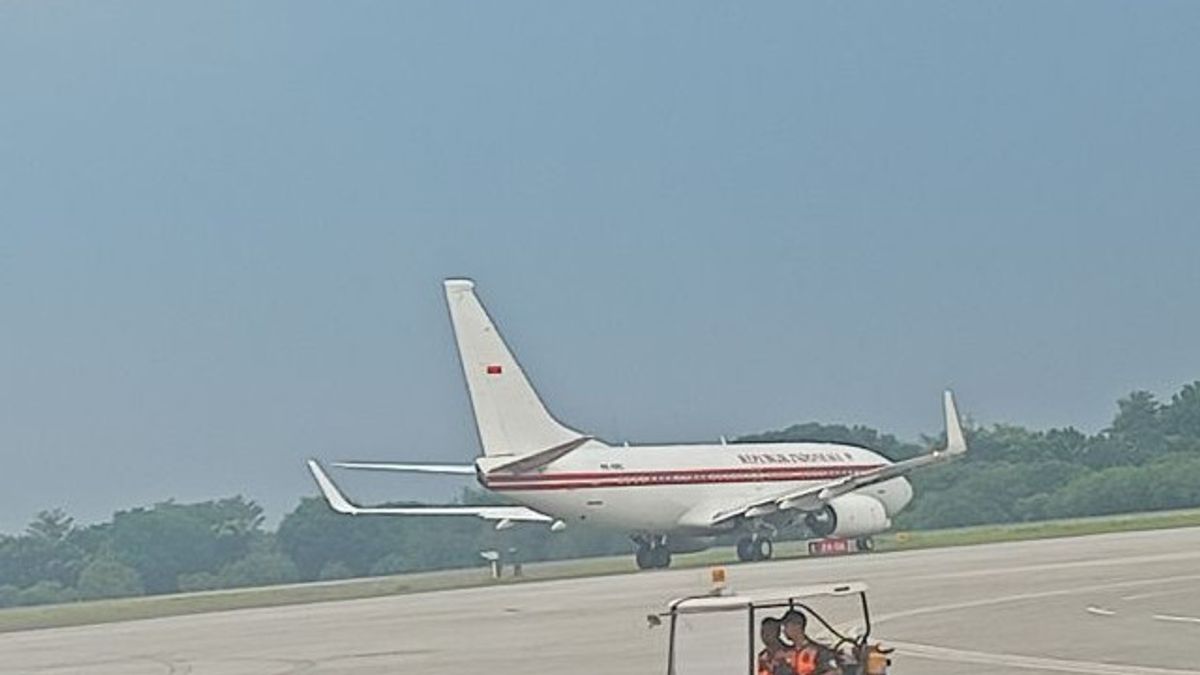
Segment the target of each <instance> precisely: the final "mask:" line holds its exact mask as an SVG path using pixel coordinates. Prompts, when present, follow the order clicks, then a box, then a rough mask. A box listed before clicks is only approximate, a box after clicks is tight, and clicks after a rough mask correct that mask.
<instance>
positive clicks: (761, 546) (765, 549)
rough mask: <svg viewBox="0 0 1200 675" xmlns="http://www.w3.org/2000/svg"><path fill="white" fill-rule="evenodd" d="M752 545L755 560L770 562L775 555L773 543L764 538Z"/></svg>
mask: <svg viewBox="0 0 1200 675" xmlns="http://www.w3.org/2000/svg"><path fill="white" fill-rule="evenodd" d="M753 545H754V559H755V560H770V559H771V556H773V555H775V543H774V542H772V541H771V540H770V539H768V538H766V537H762V538H761V539H758V540H756V541H754V542H753Z"/></svg>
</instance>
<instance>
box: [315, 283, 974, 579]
mask: <svg viewBox="0 0 1200 675" xmlns="http://www.w3.org/2000/svg"><path fill="white" fill-rule="evenodd" d="M444 286H445V293H446V302H447V304H448V305H449V308H450V319H451V323H452V325H453V329H454V335H455V339H456V341H457V345H458V353H459V357H460V361H461V364H462V369H463V373H464V375H465V376H466V381H467V389H468V393H469V394H470V399H471V406H472V409H473V411H474V415H475V425H476V430H477V431H478V435H479V441H480V445H481V447H482V449H483V454H482V456H480V457H479V458H478V459H476V460H475V462H474V463H473V464H462V465H459V464H419V463H391V462H336V463H334V466H338V467H342V468H347V469H357V470H366V471H395V472H404V473H417V474H445V475H456V476H474V477H475V478H476V480H477V481H478V483H479V484H480V485H481V486H482V487H483V488H484V489H486V490H488V491H490V492H494V493H496V494H499V495H503V496H505V497H507V498H508V499H509V500H510V501H511V502H513V503H514V505H509V506H402V507H392V506H378V507H369V506H359V505H358V504H355V503H353V502H351V501H350V500H349V499H348V498H347V497H346V496H345V495H344V494H343V493H342V492H341V491H340V490H339V489H338V487H337V486H336V485H335V484H334V482H333V481H332V480H331V479H330V478H329V475H328V474H327V473H326V472H325V471H324V470H323V468H322V467H321V465H320V464H319V463H318V462H317V461H316V460H314V459H310V460H308V467H309V470H310V471H311V473H312V475H313V477H314V479H315V480H316V482H317V486H318V487H319V488H320V490H321V493H322V495H323V496H324V497H325V499H326V501H327V502H328V503H329V506H330V507H331V508H332V509H333V510H335V511H337V512H339V513H343V514H349V515H394V516H411V517H420V516H473V517H477V518H482V519H484V520H487V521H493V522H495V524H496V525H495V527H496V528H497V529H501V530H502V529H507V528H509V527H512V526H513V525H514V524H516V523H522V522H533V523H542V524H546V525H548V526H549V527H550V529H551V530H554V531H559V530H562V529H563V528H565V527H567V526H568V525H596V526H603V527H609V528H617V529H620V530H622V531H625V532H628V533H629V535H630V537H631V538H632V540H633V542H634V543H635V544H636V553H635V556H634V557H635V559H636V562H637V566H638V568H639V569H655V568H665V567H669V566H670V564H671V556H672V553H684V552H693V551H699V550H703V549H704V548H707V547H708V546H709V545H710V544H711V543H712V541H713V540H714V538H715V537H716V536H718V535H723V534H730V533H735V534H736V535H737V555H738V559H739V560H741V561H743V562H746V561H756V560H767V559H770V558H771V557H772V555H773V553H774V539H775V538H776V536H777V534H778V532H779V531H780V530H782V529H784V528H788V527H806V528H807V529H808V531H809V532H810V533H811V534H812V535H813V536H816V537H821V538H825V537H835V538H842V539H854V538H857V539H859V540H860V541H861V542H864V543H863V545H864V546H866V545H867V544H869V541H868V539H869V537H870V536H871V535H874V534H878V533H881V532H884V531H886V530H888V529H889V528H890V527H891V525H892V519H893V518H894V517H895V516H896V514H897V513H899V512H900V511H901V510H902V509H903V508H904V507H905V506H906V505H907V504H908V503H909V502H910V501H911V500H912V496H913V490H912V486H911V484H910V483H909V482H908V481H907V480H906V479H905V476H906V475H907V474H909V473H910V472H912V471H914V470H916V469H920V468H923V467H926V466H931V465H935V464H941V463H943V462H946V461H950V460H953V459H956V458H958V457H961V456H962V455H964V454H966V452H967V444H966V440H965V438H964V436H963V431H962V426H961V424H960V421H959V417H958V412H957V410H956V407H955V402H954V396H953V394H952V393H951V392H950V391H946V392H945V393H944V396H943V414H944V417H945V430H946V444H945V447H942V448H940V449H936V450H933V451H931V452H929V453H926V454H923V455H920V456H917V457H914V458H911V459H907V460H904V461H900V462H891V461H889V460H888V459H886V458H885V457H883V456H882V455H879V454H878V453H875V452H873V451H871V450H869V449H867V448H862V447H858V446H854V445H847V444H842V443H761V444H760V443H753V444H750V443H728V442H726V441H725V440H724V439H722V442H721V443H719V444H708V445H704V444H688V445H634V446H629V445H628V444H626V445H609V444H607V443H605V442H603V441H602V440H600V439H599V438H596V437H595V436H591V435H589V434H586V433H583V432H580V431H577V430H575V429H573V428H571V427H569V426H567V425H565V424H563V423H562V422H560V421H558V419H556V418H555V417H554V416H553V415H552V414H550V412H549V411H548V410H547V409H546V406H545V404H544V403H543V402H542V399H541V398H540V397H539V396H538V394H537V392H536V391H535V390H534V388H533V386H532V385H531V384H530V382H529V379H528V378H527V377H526V376H525V372H524V371H523V370H522V369H521V366H520V364H519V363H518V362H517V360H516V358H514V357H513V354H512V352H511V351H510V350H509V348H508V346H507V345H506V344H505V342H504V339H503V337H501V335H500V332H499V331H498V330H497V328H496V326H495V324H494V323H493V322H492V320H491V318H490V317H489V316H488V313H487V311H486V310H485V309H484V307H483V305H482V304H481V303H480V301H479V298H478V297H477V295H476V293H475V283H474V282H473V281H471V280H469V279H447V280H446V281H445V282H444Z"/></svg>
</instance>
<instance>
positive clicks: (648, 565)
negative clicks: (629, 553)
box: [634, 546, 655, 570]
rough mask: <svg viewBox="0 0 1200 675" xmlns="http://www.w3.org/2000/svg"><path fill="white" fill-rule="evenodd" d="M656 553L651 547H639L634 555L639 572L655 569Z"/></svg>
mask: <svg viewBox="0 0 1200 675" xmlns="http://www.w3.org/2000/svg"><path fill="white" fill-rule="evenodd" d="M654 551H655V549H652V548H650V547H649V546H638V547H637V552H636V553H634V559H635V560H637V566H638V569H639V570H648V569H652V568H653V567H654V563H655V558H654Z"/></svg>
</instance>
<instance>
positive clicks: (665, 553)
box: [650, 545, 671, 570]
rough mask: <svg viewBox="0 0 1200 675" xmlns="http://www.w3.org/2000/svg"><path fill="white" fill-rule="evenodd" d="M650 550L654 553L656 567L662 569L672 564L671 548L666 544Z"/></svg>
mask: <svg viewBox="0 0 1200 675" xmlns="http://www.w3.org/2000/svg"><path fill="white" fill-rule="evenodd" d="M650 551H651V552H652V553H653V559H654V566H655V567H657V568H658V569H660V570H662V569H666V568H668V567H670V566H671V549H669V548H667V547H666V546H665V545H664V546H655V547H654V548H652V549H650Z"/></svg>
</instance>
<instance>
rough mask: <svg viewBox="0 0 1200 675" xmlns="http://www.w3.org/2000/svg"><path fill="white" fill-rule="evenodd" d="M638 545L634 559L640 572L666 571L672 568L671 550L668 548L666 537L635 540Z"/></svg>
mask: <svg viewBox="0 0 1200 675" xmlns="http://www.w3.org/2000/svg"><path fill="white" fill-rule="evenodd" d="M633 541H634V543H636V544H637V551H636V552H635V553H634V558H635V559H636V560H637V566H638V569H640V570H654V569H666V568H668V567H670V566H671V549H670V548H668V547H667V538H666V537H643V536H637V537H634V538H633Z"/></svg>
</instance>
